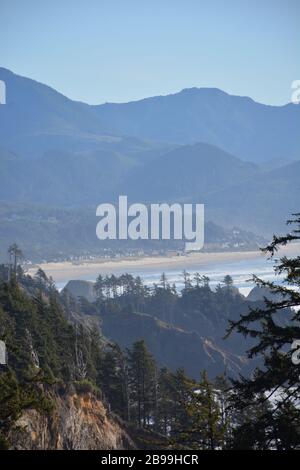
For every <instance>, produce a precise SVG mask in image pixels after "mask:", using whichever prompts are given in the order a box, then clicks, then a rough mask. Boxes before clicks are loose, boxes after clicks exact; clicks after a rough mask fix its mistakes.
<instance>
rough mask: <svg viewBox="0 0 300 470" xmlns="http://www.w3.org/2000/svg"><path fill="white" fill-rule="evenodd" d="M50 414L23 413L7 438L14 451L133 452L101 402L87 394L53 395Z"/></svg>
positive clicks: (128, 441) (31, 411) (129, 442)
mask: <svg viewBox="0 0 300 470" xmlns="http://www.w3.org/2000/svg"><path fill="white" fill-rule="evenodd" d="M52 398H53V403H54V407H53V411H52V413H51V414H47V415H45V414H42V413H40V412H39V411H36V410H34V409H28V410H25V411H23V413H22V416H21V417H20V418H19V419H18V420H17V421H16V423H15V425H14V428H13V429H12V430H11V432H10V435H9V443H10V448H11V449H16V450H23V449H24V450H39V449H47V450H50V449H51V450H53V449H57V450H71V449H74V450H103V449H106V450H113V449H117V450H118V449H120V450H122V449H134V448H135V444H134V443H133V441H132V440H131V438H130V437H129V435H128V434H127V432H126V431H125V430H124V429H122V428H121V426H120V423H118V422H117V420H116V419H115V418H114V417H113V416H112V415H110V413H109V412H108V411H107V409H106V407H105V406H104V404H103V402H102V401H101V400H100V399H98V398H97V397H95V395H93V394H92V393H90V392H87V393H76V392H73V393H64V394H63V395H59V394H56V395H55V396H54V397H52Z"/></svg>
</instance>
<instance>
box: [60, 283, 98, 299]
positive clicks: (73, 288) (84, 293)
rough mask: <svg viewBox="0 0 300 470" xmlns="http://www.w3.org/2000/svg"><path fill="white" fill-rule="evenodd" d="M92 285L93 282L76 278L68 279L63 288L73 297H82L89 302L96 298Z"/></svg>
mask: <svg viewBox="0 0 300 470" xmlns="http://www.w3.org/2000/svg"><path fill="white" fill-rule="evenodd" d="M94 285H95V283H94V282H91V281H82V280H80V279H76V280H72V281H69V282H68V283H67V284H66V286H65V287H64V289H65V290H67V291H68V292H69V293H70V294H71V295H72V296H73V297H74V298H75V299H77V298H78V297H84V298H85V299H87V300H88V301H89V302H94V301H95V300H96V293H95V290H94Z"/></svg>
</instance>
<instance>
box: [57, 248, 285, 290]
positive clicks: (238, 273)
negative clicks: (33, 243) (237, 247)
mask: <svg viewBox="0 0 300 470" xmlns="http://www.w3.org/2000/svg"><path fill="white" fill-rule="evenodd" d="M274 263H275V262H274V260H268V259H266V258H264V257H261V256H258V257H257V258H253V259H250V260H249V259H247V260H238V261H232V262H226V261H223V262H218V263H216V264H212V263H211V262H210V263H209V264H207V266H205V265H202V266H201V267H200V268H199V269H195V266H194V265H193V266H190V267H189V263H188V261H187V264H186V266H185V270H186V271H187V272H189V273H190V274H191V277H192V276H193V275H194V274H195V273H196V272H199V273H200V274H205V275H206V276H208V277H209V278H210V285H211V287H212V289H214V288H215V287H216V286H217V284H219V283H220V282H221V281H222V280H223V278H224V276H225V275H226V274H229V275H230V276H231V277H232V278H233V282H234V286H235V287H237V288H238V289H239V290H240V292H241V293H242V294H244V295H247V294H248V293H249V292H250V290H251V289H252V288H253V287H254V283H253V281H251V278H252V275H253V274H255V275H257V276H258V277H260V278H261V279H263V280H270V281H276V282H278V283H280V282H282V277H280V276H277V275H275V274H274V268H273V266H274ZM123 272H124V271H120V269H115V270H113V269H110V270H109V273H108V274H115V275H120V274H122V273H123ZM126 272H128V273H130V274H132V275H134V276H140V277H141V278H142V279H143V281H144V283H145V284H146V285H149V286H151V285H152V284H154V283H157V282H159V279H160V276H161V274H162V272H161V271H157V268H155V269H153V268H152V269H151V267H149V266H147V268H145V269H141V268H132V269H127V270H126ZM164 272H165V274H166V276H167V279H168V281H169V282H170V283H171V284H173V283H175V285H176V287H177V289H178V290H181V289H182V287H183V278H182V267H180V268H178V269H176V268H174V267H172V268H170V269H165V270H164ZM101 274H102V275H105V273H103V272H102V273H101ZM82 279H85V280H89V281H95V278H90V277H87V278H82ZM65 284H66V283H58V284H57V287H58V289H59V290H60V289H62V288H63V287H64V285H65Z"/></svg>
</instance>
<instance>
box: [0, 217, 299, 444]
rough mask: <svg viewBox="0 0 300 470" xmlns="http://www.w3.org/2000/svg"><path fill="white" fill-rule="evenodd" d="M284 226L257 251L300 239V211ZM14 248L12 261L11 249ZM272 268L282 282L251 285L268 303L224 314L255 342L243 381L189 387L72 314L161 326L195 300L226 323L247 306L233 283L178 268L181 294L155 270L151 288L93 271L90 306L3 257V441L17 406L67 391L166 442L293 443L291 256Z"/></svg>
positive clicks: (192, 308) (142, 347) (181, 374)
mask: <svg viewBox="0 0 300 470" xmlns="http://www.w3.org/2000/svg"><path fill="white" fill-rule="evenodd" d="M293 222H295V223H296V224H297V227H296V229H295V230H294V231H293V232H292V233H290V234H288V235H287V236H286V237H280V238H278V237H274V240H273V242H272V243H271V244H270V246H268V247H267V248H266V251H267V252H268V253H270V255H271V256H273V255H274V253H275V252H276V250H277V249H278V248H279V247H280V246H282V245H286V244H288V243H290V242H295V241H298V240H299V239H300V216H296V219H295V220H294V221H293ZM12 253H15V254H16V256H20V254H19V253H18V251H17V250H15V251H13V252H12ZM13 256H14V255H13ZM276 272H278V273H281V274H284V275H285V282H284V284H283V285H278V284H277V283H272V282H265V281H262V280H260V279H257V278H255V279H254V280H255V282H256V283H257V285H259V286H263V287H266V288H268V289H269V291H270V292H271V293H273V294H274V297H273V299H274V300H267V299H265V303H264V304H262V303H260V304H259V305H256V304H255V306H254V307H253V308H252V309H251V310H250V311H249V310H248V309H247V310H245V311H244V314H243V315H241V316H240V315H238V318H233V319H231V321H230V326H229V331H228V334H232V332H238V333H240V334H242V335H244V336H245V338H247V337H249V336H250V337H251V338H252V341H254V342H252V346H251V348H250V349H249V357H250V358H252V357H255V356H259V357H260V356H261V357H262V359H263V361H262V362H261V364H262V365H261V366H260V367H258V368H257V369H256V370H255V371H254V373H253V375H252V376H251V377H241V378H240V379H238V380H229V379H228V378H227V377H226V376H221V377H217V378H215V379H214V380H209V378H208V376H207V374H206V372H205V371H202V372H201V371H200V370H199V379H198V380H194V379H191V378H190V377H188V376H187V375H186V373H185V371H184V370H182V369H179V370H177V371H175V372H172V371H169V370H167V369H166V368H161V367H160V366H159V365H158V364H156V362H155V360H154V358H153V356H152V355H151V353H150V352H149V351H148V349H147V345H146V344H145V342H144V341H143V340H142V339H141V340H140V341H137V342H136V343H134V344H133V345H132V346H131V347H130V348H129V349H127V350H125V351H124V350H121V348H120V347H119V346H118V345H116V344H110V343H109V342H108V341H107V340H105V338H102V337H101V335H100V334H99V331H98V330H96V329H94V328H86V327H84V326H83V325H82V324H81V323H80V322H78V321H74V318H72V312H73V311H75V310H78V311H79V312H81V313H89V314H95V315H97V314H98V313H99V312H101V313H102V314H104V315H113V314H122V312H126V311H128V310H133V311H134V310H137V311H143V312H148V313H151V314H155V315H157V316H160V317H161V318H162V319H165V320H166V321H168V322H170V323H172V322H178V321H179V320H178V318H179V317H180V314H182V312H189V313H190V317H191V318H194V320H193V321H196V319H197V315H198V316H199V299H201V305H202V307H201V308H202V309H203V308H204V309H207V313H209V314H210V315H211V317H212V321H213V317H214V313H215V311H216V310H218V311H219V312H220V311H221V310H222V309H223V318H224V320H226V322H227V321H228V320H229V315H230V312H231V309H232V306H233V305H234V306H235V307H236V306H238V307H239V308H242V307H243V306H244V307H245V302H244V301H243V299H241V298H240V296H238V294H237V292H236V291H235V290H234V288H233V286H232V279H231V278H230V276H226V277H225V279H224V282H223V285H219V286H217V289H216V290H215V291H213V290H212V289H211V288H210V285H209V279H208V278H207V277H205V276H201V275H200V274H196V275H195V276H194V277H193V278H192V277H191V276H190V275H189V274H188V273H186V272H184V273H183V284H184V287H183V290H182V292H181V294H180V295H179V293H178V292H177V290H176V288H175V286H173V285H170V284H169V282H168V280H167V278H166V276H165V275H164V274H163V275H162V277H161V280H160V283H159V284H157V285H154V287H153V288H152V289H150V288H149V287H147V286H145V285H144V284H143V282H142V280H141V279H140V278H139V277H137V278H134V277H132V276H130V275H128V274H126V275H123V276H120V277H116V276H109V277H105V278H102V277H101V276H99V277H98V279H97V283H96V286H95V290H96V294H97V301H96V302H95V303H94V304H90V303H89V302H87V301H85V300H84V299H81V300H80V302H78V301H76V300H74V299H72V297H71V296H69V295H68V294H67V293H66V292H63V293H62V294H59V293H58V291H57V290H56V289H55V285H54V283H53V281H52V280H51V279H48V278H47V276H46V275H45V273H43V271H41V270H39V271H38V272H37V274H36V276H35V277H34V278H30V277H29V276H26V275H25V274H24V273H23V272H22V269H21V268H20V267H19V266H18V262H17V261H16V263H14V260H13V259H12V260H11V264H10V266H8V267H7V266H1V267H0V278H1V282H0V339H2V340H4V341H5V342H6V345H7V350H8V365H7V366H6V367H4V368H2V370H1V372H0V443H1V446H2V447H4V446H5V445H7V443H6V436H7V433H8V431H9V429H10V428H11V425H12V423H13V422H14V421H15V420H16V419H17V417H18V416H19V415H20V413H21V412H22V409H24V408H26V407H35V408H37V409H40V410H41V411H43V412H46V413H51V406H52V403H51V399H50V398H49V397H50V396H49V393H48V391H49V387H50V388H51V387H53V386H57V385H59V384H61V385H62V384H64V385H65V384H73V386H75V387H78V388H79V389H80V390H90V391H91V390H92V391H93V392H94V393H98V394H100V396H101V398H102V399H103V400H104V401H105V402H106V404H107V406H108V408H109V409H111V411H113V412H115V413H117V414H118V415H119V416H121V417H122V418H123V419H124V420H125V421H129V422H131V423H133V425H134V426H136V427H137V428H141V427H143V428H148V429H151V430H153V431H155V432H156V433H157V436H159V435H164V436H166V437H167V439H168V442H169V445H170V446H171V447H172V446H173V447H175V448H191V449H227V448H231V449H232V448H234V449H235V448H236V449H240V448H241V449H296V448H299V447H300V412H299V402H300V388H299V387H300V385H299V380H300V379H299V367H297V366H296V365H295V363H294V362H293V361H292V354H293V350H292V349H291V346H292V344H294V343H295V340H299V339H300V324H299V314H300V313H299V306H300V297H299V287H300V257H299V256H298V257H294V258H287V257H286V256H283V257H282V258H281V259H280V260H279V261H278V263H277V265H276ZM201 313H203V310H201ZM193 315H194V317H193ZM282 318H284V321H282ZM297 344H298V343H297ZM200 367H201V366H200Z"/></svg>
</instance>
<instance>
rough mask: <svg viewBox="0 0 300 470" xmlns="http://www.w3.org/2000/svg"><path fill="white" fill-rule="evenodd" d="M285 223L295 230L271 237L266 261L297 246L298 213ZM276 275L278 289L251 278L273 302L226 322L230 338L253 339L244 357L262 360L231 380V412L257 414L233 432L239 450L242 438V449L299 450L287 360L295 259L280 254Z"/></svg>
mask: <svg viewBox="0 0 300 470" xmlns="http://www.w3.org/2000/svg"><path fill="white" fill-rule="evenodd" d="M288 224H295V225H296V228H294V229H293V230H292V232H291V233H289V234H287V235H286V236H282V237H277V236H274V238H273V241H272V243H271V244H270V245H268V246H267V247H266V248H265V249H264V250H263V251H264V252H265V253H268V254H269V255H270V256H271V257H274V255H275V253H276V252H277V250H278V249H279V248H280V247H282V246H285V245H287V244H289V243H291V242H299V239H300V214H295V218H294V219H293V220H291V221H288ZM295 246H296V247H297V246H299V245H295ZM275 273H277V274H281V275H284V282H283V285H278V284H276V283H274V282H271V281H263V280H261V279H259V278H257V277H254V281H255V282H256V284H257V285H258V286H260V287H264V288H267V289H268V290H269V292H270V293H271V294H274V296H273V298H272V300H270V299H269V300H268V299H265V303H264V305H263V306H259V307H257V308H252V309H251V310H250V311H249V312H248V313H246V314H244V315H242V316H241V318H240V319H239V320H238V321H231V322H230V329H229V334H230V332H232V331H237V332H239V333H241V334H243V335H244V336H246V337H247V336H250V337H252V338H254V339H256V340H257V342H256V344H255V345H253V346H252V347H251V349H250V350H249V353H248V355H249V357H250V358H253V357H255V356H258V357H261V358H262V360H263V367H259V368H257V370H256V371H255V374H254V375H253V377H251V378H241V379H240V380H236V381H234V382H233V385H234V389H233V393H234V395H233V401H234V406H235V407H236V409H237V410H240V411H243V412H244V413H245V410H247V408H248V409H251V407H253V406H254V407H256V409H258V410H259V412H258V413H256V414H255V416H253V417H252V419H251V420H246V422H244V423H242V424H241V425H240V427H239V429H238V430H237V432H236V436H238V438H237V442H234V443H233V445H236V446H239V447H240V440H241V436H242V437H243V439H244V440H243V446H244V447H245V448H278V449H279V448H280V449H282V448H286V449H290V448H294V449H295V448H300V413H299V410H296V406H299V400H300V381H299V367H297V366H295V365H294V364H293V362H292V360H291V355H292V351H291V345H292V343H293V341H294V340H295V339H300V322H299V320H300V310H299V306H300V293H299V287H300V256H299V255H298V256H295V257H293V258H288V257H287V256H282V257H281V258H280V259H279V260H277V261H276V262H275ZM278 395H280V397H279V398H278ZM272 401H273V402H272ZM264 404H267V406H266V408H265V409H264V408H263V405H264ZM252 409H253V408H252ZM291 435H293V439H291V440H289V438H288V437H287V436H291Z"/></svg>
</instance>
